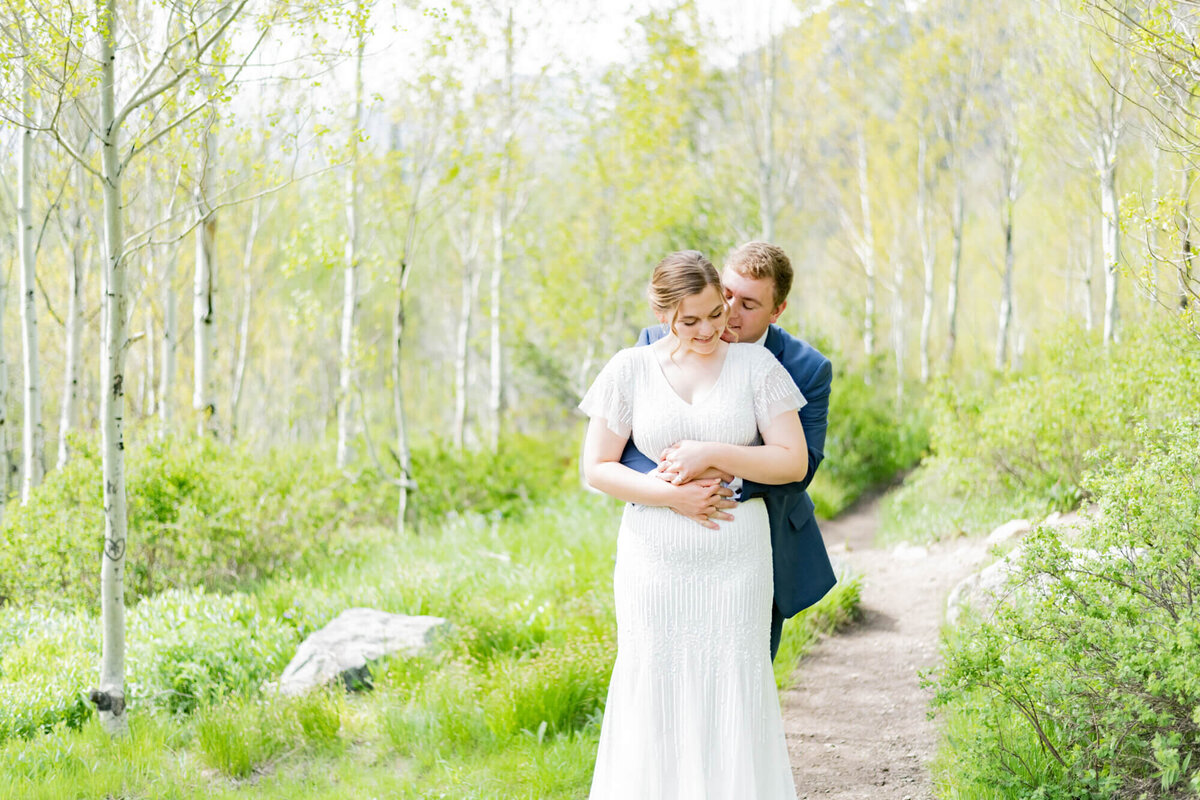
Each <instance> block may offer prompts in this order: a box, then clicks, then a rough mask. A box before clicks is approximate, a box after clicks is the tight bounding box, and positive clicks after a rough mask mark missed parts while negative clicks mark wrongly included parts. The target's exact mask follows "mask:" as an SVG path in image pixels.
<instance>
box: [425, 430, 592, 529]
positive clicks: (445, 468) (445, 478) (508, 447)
mask: <svg viewBox="0 0 1200 800" xmlns="http://www.w3.org/2000/svg"><path fill="white" fill-rule="evenodd" d="M412 462H413V474H414V475H415V476H416V480H417V491H416V493H415V495H414V497H413V502H414V503H415V504H416V506H417V509H418V518H419V519H421V520H425V521H429V522H441V521H444V520H445V519H447V518H453V517H455V516H458V515H461V514H463V513H466V512H471V513H474V514H479V515H482V516H484V517H488V518H499V517H508V516H513V515H519V514H522V513H524V512H525V511H526V510H528V508H529V507H530V506H531V505H539V504H541V503H542V502H543V501H545V500H547V499H548V498H550V497H552V496H554V495H556V494H559V493H560V492H562V491H563V490H564V489H574V488H576V487H578V485H579V468H578V463H579V442H578V441H577V440H575V439H570V438H566V437H563V436H539V437H534V436H522V435H509V436H507V437H505V438H504V439H502V440H501V442H500V447H499V449H498V451H497V452H495V453H492V452H491V451H488V450H479V451H471V450H462V451H459V450H456V449H455V448H454V447H452V446H451V445H450V444H449V443H448V442H444V441H437V442H434V443H432V444H430V445H428V446H423V447H415V448H413V451H412Z"/></svg>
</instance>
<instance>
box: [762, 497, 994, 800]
mask: <svg viewBox="0 0 1200 800" xmlns="http://www.w3.org/2000/svg"><path fill="white" fill-rule="evenodd" d="M878 527H879V506H878V501H877V500H872V501H869V502H867V503H865V504H863V505H862V506H861V507H859V508H856V509H851V511H850V512H848V513H846V514H844V515H843V516H842V517H840V518H839V519H837V520H835V521H831V522H823V523H822V524H821V531H822V533H823V534H824V536H825V542H826V544H827V546H828V547H829V552H830V555H831V556H833V558H834V559H835V561H839V562H844V563H846V564H848V565H849V567H850V568H851V570H852V571H853V572H854V573H856V574H859V575H862V576H863V594H862V610H863V618H862V620H861V621H860V622H858V623H856V624H854V625H852V626H851V627H849V628H847V629H845V630H844V631H842V632H840V633H839V634H837V635H836V636H830V637H826V638H825V639H823V640H822V641H821V642H820V643H819V644H818V645H817V646H816V647H815V648H814V649H813V651H812V652H811V653H810V654H809V655H808V656H806V657H805V658H804V660H803V661H801V663H800V666H799V668H798V670H799V674H798V676H797V682H796V685H795V687H794V688H792V689H791V690H789V691H788V692H786V693H785V694H784V696H783V698H782V702H783V718H784V729H785V731H786V733H787V740H788V751H789V753H790V755H791V760H792V772H793V774H794V775H795V778H796V791H797V795H798V796H799V797H800V798H846V799H847V800H848V798H873V800H892V798H894V799H895V800H932V798H933V797H934V794H933V788H932V783H931V781H930V777H929V762H930V760H931V759H932V757H933V754H934V751H935V749H936V744H937V733H936V730H935V727H934V723H933V722H931V721H930V720H929V719H928V717H927V711H928V709H929V701H930V699H931V697H932V692H931V691H930V690H927V689H922V688H921V685H920V684H921V678H920V674H919V673H920V672H921V671H922V670H926V669H928V668H930V667H932V666H934V665H935V664H936V663H937V661H938V629H939V627H940V625H941V622H942V617H943V609H944V608H945V602H946V596H947V595H948V594H949V592H950V589H951V588H953V586H954V585H955V583H957V582H958V581H959V580H960V579H962V578H963V577H966V575H968V574H969V573H970V572H971V571H972V570H973V569H975V568H977V566H978V564H979V563H980V561H981V560H982V559H983V558H984V555H985V546H984V545H983V544H982V543H980V542H971V541H967V540H960V541H958V542H952V543H941V544H937V545H933V546H930V547H917V546H911V545H910V546H905V545H901V546H899V547H897V548H893V549H876V548H874V547H873V546H872V541H873V539H874V536H875V531H876V530H877V529H878Z"/></svg>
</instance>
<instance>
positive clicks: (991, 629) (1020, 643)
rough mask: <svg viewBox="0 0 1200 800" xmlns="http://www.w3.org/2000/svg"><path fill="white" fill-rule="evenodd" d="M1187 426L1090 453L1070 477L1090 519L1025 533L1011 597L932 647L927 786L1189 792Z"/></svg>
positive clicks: (1197, 683) (1194, 592)
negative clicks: (1075, 478)
mask: <svg viewBox="0 0 1200 800" xmlns="http://www.w3.org/2000/svg"><path fill="white" fill-rule="evenodd" d="M1198 423H1200V418H1196V419H1193V420H1190V421H1185V422H1180V423H1176V424H1174V425H1172V426H1170V427H1169V428H1167V429H1166V430H1165V431H1162V432H1157V433H1156V432H1152V431H1150V430H1147V429H1145V428H1142V429H1140V430H1139V431H1138V436H1139V438H1140V439H1142V440H1143V442H1144V448H1145V449H1144V452H1143V454H1142V456H1141V458H1140V459H1139V460H1138V461H1137V462H1136V463H1134V464H1133V465H1128V464H1126V463H1124V462H1123V460H1120V459H1116V458H1111V457H1106V458H1102V459H1101V460H1100V464H1101V465H1102V466H1101V467H1100V468H1099V469H1098V470H1097V471H1096V472H1095V473H1092V474H1089V475H1088V476H1087V477H1086V478H1085V480H1084V481H1083V484H1082V486H1083V488H1084V490H1085V491H1087V492H1088V493H1089V494H1091V495H1093V496H1095V497H1097V498H1098V500H1099V503H1100V507H1101V511H1102V516H1101V518H1100V519H1099V521H1097V522H1095V523H1094V524H1092V525H1091V526H1090V527H1089V528H1088V529H1087V530H1086V531H1084V532H1083V533H1082V534H1081V536H1080V538H1079V541H1078V542H1077V543H1068V542H1064V541H1063V540H1062V538H1061V536H1060V534H1059V533H1058V532H1057V531H1056V530H1054V529H1051V528H1041V529H1039V530H1038V531H1037V532H1036V534H1035V535H1033V536H1032V537H1030V539H1028V540H1027V543H1026V546H1025V548H1024V553H1025V555H1024V558H1023V561H1022V569H1021V571H1020V573H1019V575H1018V576H1017V577H1016V578H1015V579H1014V589H1016V590H1017V591H1015V592H1014V593H1013V595H1012V596H1013V597H1015V598H1017V599H1014V600H1010V601H1009V602H1006V603H1004V604H1002V605H1001V606H1000V607H999V608H998V610H997V611H996V613H995V615H994V617H993V618H992V619H990V620H986V621H978V620H977V621H975V622H974V623H973V624H972V626H971V627H969V628H968V629H966V630H964V631H962V632H961V633H960V634H958V635H955V636H953V637H951V638H949V639H948V640H947V642H946V645H945V648H944V649H945V666H944V668H943V669H942V671H941V673H940V675H939V676H938V686H939V693H938V702H939V704H941V705H942V706H943V707H947V708H949V709H950V714H951V717H952V718H953V719H954V720H955V725H956V728H957V730H958V733H957V735H956V736H955V738H954V739H953V741H952V742H950V744H949V747H948V748H947V749H948V751H949V752H948V753H947V754H946V756H945V758H944V766H943V771H944V777H943V780H945V781H947V782H948V783H950V784H953V785H957V786H960V787H961V786H966V785H979V786H992V787H995V788H997V789H1000V790H1003V794H1002V796H1005V797H1030V796H1039V797H1046V798H1052V797H1053V798H1058V797H1061V798H1068V797H1071V798H1073V797H1115V798H1130V799H1131V800H1132V798H1141V797H1177V796H1181V795H1183V794H1187V793H1189V792H1190V793H1194V792H1197V791H1200V711H1198V710H1197V709H1200V677H1198V676H1200V424H1198ZM1035 790H1036V793H1035ZM987 796H989V797H990V796H994V795H992V794H988V795H987Z"/></svg>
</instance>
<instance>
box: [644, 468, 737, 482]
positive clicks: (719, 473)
mask: <svg viewBox="0 0 1200 800" xmlns="http://www.w3.org/2000/svg"><path fill="white" fill-rule="evenodd" d="M647 474H648V475H653V476H654V477H656V478H659V479H661V480H664V481H666V482H667V483H674V482H675V475H676V473H674V472H671V471H670V470H669V469H665V468H664V466H663V465H662V464H659V465H658V466H657V467H655V468H654V469H653V470H651V471H650V472H648V473H647ZM709 478H715V479H717V480H719V481H721V482H723V483H729V482H730V481H732V480H733V476H732V475H730V474H729V473H728V472H725V471H724V470H721V469H717V468H716V467H709V468H708V469H706V470H704V472H701V473H700V474H699V475H697V476H696V477H694V478H692V480H694V481H703V480H708V479H709Z"/></svg>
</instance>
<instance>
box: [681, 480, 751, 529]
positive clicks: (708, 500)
mask: <svg viewBox="0 0 1200 800" xmlns="http://www.w3.org/2000/svg"><path fill="white" fill-rule="evenodd" d="M673 495H674V499H673V500H672V501H671V506H670V508H671V510H672V511H674V512H675V513H676V514H680V515H681V516H684V517H687V518H688V519H690V520H694V521H695V522H699V523H700V524H701V525H703V526H704V527H706V528H711V529H713V530H716V529H717V523H716V520H726V521H727V520H731V519H733V516H732V515H731V514H727V513H725V511H723V510H722V509H726V508H735V507H736V506H737V503H736V502H734V500H733V499H732V498H733V490H732V489H730V488H728V487H725V486H722V485H721V482H720V481H719V480H717V479H716V478H708V479H705V480H695V481H690V482H688V483H685V484H682V485H680V486H676V487H675V491H674V492H673Z"/></svg>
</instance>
